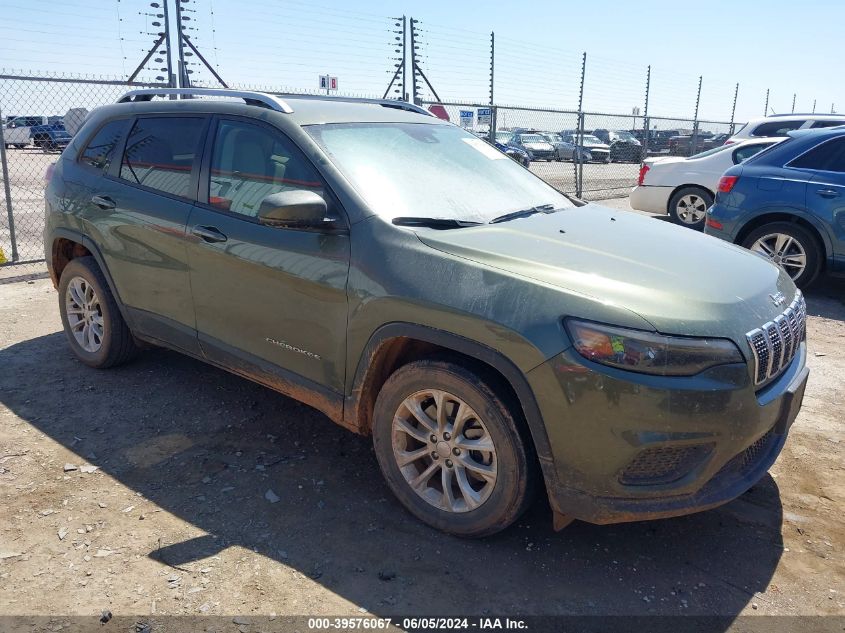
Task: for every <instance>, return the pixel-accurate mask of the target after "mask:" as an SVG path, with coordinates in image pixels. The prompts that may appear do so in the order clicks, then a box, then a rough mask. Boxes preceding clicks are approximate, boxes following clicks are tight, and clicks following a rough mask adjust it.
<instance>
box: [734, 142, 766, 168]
mask: <svg viewBox="0 0 845 633" xmlns="http://www.w3.org/2000/svg"><path fill="white" fill-rule="evenodd" d="M769 145H770V144H769V143H759V144H758V145H743V146H742V147H740V148H738V149H736V150H734V155H733V159H734V165H737V164H739V163H741V162H742V161H744V160H748V159H749V158H751V157H752V156H754V155H755V154H757V153H759V152H760V150H763V149H765V148H767V147H769ZM727 147H730V145H728V146H727Z"/></svg>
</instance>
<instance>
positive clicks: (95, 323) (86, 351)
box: [59, 257, 138, 368]
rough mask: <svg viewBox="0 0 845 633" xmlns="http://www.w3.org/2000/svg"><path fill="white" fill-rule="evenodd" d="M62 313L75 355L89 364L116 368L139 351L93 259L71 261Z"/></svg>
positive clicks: (61, 293) (65, 277)
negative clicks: (115, 366)
mask: <svg viewBox="0 0 845 633" xmlns="http://www.w3.org/2000/svg"><path fill="white" fill-rule="evenodd" d="M59 312H60V314H61V317H62V325H63V326H64V330H65V335H66V336H67V339H68V343H69V344H70V348H71V350H72V351H73V353H74V355H76V357H77V358H78V359H79V360H81V361H82V362H83V363H85V364H86V365H90V366H91V367H97V368H106V367H113V366H114V365H120V364H121V363H125V362H126V361H128V360H130V359H131V358H132V357H134V356H135V354H136V353H137V351H138V347H137V346H136V345H135V340H134V338H133V337H132V333H131V332H130V331H129V327H128V326H127V325H126V322H125V321H124V320H123V315H121V314H120V310H119V308H118V307H117V302H115V300H114V297H113V296H112V294H111V292H110V291H109V287H108V284H107V283H106V278H105V276H104V275H103V273H102V271H101V270H100V268H99V266H97V262H96V260H95V259H94V258H93V257H80V258H77V259H73V260H71V261H70V262H69V263H68V265H67V266H65V269H64V270H63V271H62V276H61V281H60V282H59Z"/></svg>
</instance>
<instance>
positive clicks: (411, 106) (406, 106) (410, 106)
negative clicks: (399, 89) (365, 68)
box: [278, 92, 434, 116]
mask: <svg viewBox="0 0 845 633" xmlns="http://www.w3.org/2000/svg"><path fill="white" fill-rule="evenodd" d="M278 96H279V97H284V98H287V99H309V100H313V101H342V102H344V103H371V104H373V105H380V106H384V107H385V108H396V109H398V110H407V111H409V112H416V113H417V114H425V115H427V116H434V115H433V114H432V113H431V112H429V111H428V110H426V109H425V108H422V107H420V106H418V105H417V104H415V103H411V102H409V101H401V100H400V99H368V98H365V97H335V96H332V95H319V94H296V93H292V92H289V93H280V94H278Z"/></svg>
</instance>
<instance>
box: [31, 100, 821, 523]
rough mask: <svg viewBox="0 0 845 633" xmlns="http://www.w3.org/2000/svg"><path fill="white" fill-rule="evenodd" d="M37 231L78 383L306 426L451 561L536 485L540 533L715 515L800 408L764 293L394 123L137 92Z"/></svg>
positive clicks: (61, 185)
mask: <svg viewBox="0 0 845 633" xmlns="http://www.w3.org/2000/svg"><path fill="white" fill-rule="evenodd" d="M188 93H190V94H188ZM174 94H175V95H176V96H180V97H191V98H184V99H175V100H174V99H155V98H154V97H163V96H164V97H166V96H173V95H174ZM46 218H47V220H46V228H45V231H44V246H45V255H46V258H47V263H48V266H49V270H50V274H51V275H52V278H53V282H54V284H55V285H56V287H57V288H58V292H59V308H60V311H61V317H62V322H63V324H64V329H65V332H66V334H67V339H68V342H69V344H70V347H71V349H72V351H73V353H74V354H75V355H76V356H77V357H78V358H79V359H80V360H81V361H82V362H84V363H86V364H87V365H90V366H92V367H101V368H102V367H110V366H114V365H117V364H119V363H123V362H125V361H127V360H129V359H131V358H132V357H133V356H134V355H135V354H136V353H137V352H138V350H139V348H140V347H142V346H143V345H148V344H153V345H159V346H164V347H168V348H171V349H174V350H178V351H180V352H183V353H185V354H189V355H191V356H193V357H196V358H199V359H202V360H204V361H206V362H208V363H211V364H212V365H216V366H218V367H222V368H224V369H227V370H229V371H231V372H233V373H235V374H238V375H240V376H244V377H246V378H250V379H252V380H255V381H257V382H260V383H262V384H264V385H266V386H268V387H270V388H272V389H275V390H278V391H280V392H282V393H284V394H287V395H289V396H291V397H293V398H296V399H297V400H300V401H302V402H305V403H307V404H309V405H311V406H312V407H314V408H316V409H318V410H320V411H322V412H323V413H324V414H325V415H326V416H328V417H329V418H330V419H331V420H333V421H334V422H336V423H338V424H340V425H342V426H344V427H346V428H348V429H350V430H352V431H354V432H356V433H361V434H368V435H372V438H373V445H374V447H375V453H376V456H377V459H378V463H379V466H380V467H381V470H382V472H383V474H384V477H385V479H386V480H387V483H388V485H389V486H390V488H391V490H392V491H393V492H394V494H395V495H396V497H397V498H398V499H399V501H400V502H401V503H402V504H403V505H404V506H405V507H406V508H407V509H408V510H409V511H410V512H411V513H413V514H414V515H416V516H417V517H418V518H419V519H421V520H423V521H425V522H426V523H428V524H429V525H432V526H434V527H436V528H439V529H441V530H444V531H447V532H450V533H453V534H458V535H464V536H482V535H487V534H491V533H493V532H496V531H498V530H501V529H503V528H505V527H506V526H508V525H509V524H511V523H512V522H513V521H514V520H516V519H517V517H519V516H520V513H522V512H523V510H524V509H525V508H526V507H527V505H528V504H529V502H530V501H531V498H532V494H533V493H534V491H535V490H536V488H537V487H538V486H541V485H542V486H544V488H545V490H546V493H547V494H548V497H549V500H550V503H551V507H552V509H553V512H554V523H555V526H556V527H558V528H559V527H562V526H563V525H565V524H566V523H568V522H569V521H571V520H573V519H581V520H584V521H589V522H593V523H612V522H618V521H633V520H639V519H649V518H657V517H667V516H675V515H680V514H686V513H690V512H694V511H697V510H703V509H706V508H710V507H713V506H717V505H719V504H721V503H724V502H726V501H728V500H730V499H732V498H734V497H736V496H738V495H739V494H741V493H742V492H744V491H745V490H747V489H748V488H749V487H750V486H752V485H753V484H754V483H755V482H756V481H757V480H759V479H760V478H761V477H762V476H763V475H764V474H765V472H766V470H767V469H768V467H769V466H770V465H771V464H772V462H773V461H774V460H775V458H776V457H777V455H778V453H779V452H780V450H781V448H782V446H783V444H784V441H785V439H786V435H787V431H788V429H789V427H790V425H791V423H792V421H793V420H794V419H795V416H796V415H797V413H798V409H799V407H800V405H801V399H802V396H803V392H804V386H805V384H806V380H807V375H808V370H807V368H806V367H805V358H806V344H805V319H806V308H805V304H804V299H803V298H802V296H801V294H800V292H799V291H798V290H796V288H795V286H794V284H793V283H792V281H791V280H790V278H789V276H788V275H787V274H785V273H783V272H782V271H781V270H780V269H779V268H778V267H776V266H774V265H773V264H771V263H770V262H768V261H766V260H765V259H763V258H761V257H758V256H756V255H753V254H751V253H749V252H747V251H744V250H742V249H740V248H739V247H736V246H733V245H731V244H727V243H725V242H722V241H721V240H716V239H713V238H711V237H708V236H704V235H700V234H697V233H694V232H692V231H686V230H684V229H682V228H678V227H675V226H671V225H667V224H665V223H663V222H655V221H654V220H651V219H649V218H645V217H642V216H638V215H634V214H631V213H625V212H621V211H612V210H610V209H606V208H603V207H600V206H596V205H592V204H585V203H583V202H581V201H579V200H575V199H572V198H569V197H567V196H565V195H563V194H561V193H560V192H558V191H557V190H555V189H553V188H552V187H550V186H549V185H547V184H546V183H545V182H543V181H542V180H540V179H539V178H537V177H535V176H534V175H533V174H532V173H531V172H530V171H528V170H527V169H524V168H523V167H521V166H519V165H517V164H516V163H515V162H513V161H512V160H509V159H508V158H507V157H506V156H505V154H502V153H501V152H499V151H498V150H496V149H495V148H494V147H491V146H490V145H489V144H487V143H485V142H484V141H483V140H482V139H479V138H477V137H475V136H473V135H472V134H469V133H468V132H465V131H463V130H461V129H460V128H459V127H457V126H455V125H452V124H450V123H447V122H445V121H441V120H440V119H437V118H435V117H433V116H431V115H430V114H429V113H427V112H426V111H425V110H422V109H421V108H418V107H416V106H414V105H411V104H407V103H404V102H399V101H389V100H362V99H358V100H355V99H339V98H331V97H304V96H273V95H268V94H263V93H254V92H238V91H223V90H192V89H181V90H179V89H168V90H138V91H132V92H129V93H128V94H127V95H125V96H124V97H123V98H121V99H120V101H119V102H118V103H116V104H113V105H109V106H106V107H102V108H99V109H98V110H96V111H94V112H93V113H92V114H91V115H90V116H89V118H88V120H87V121H86V123H85V124H84V126H83V127H82V129H81V130H80V131H79V133H78V134H76V136H75V137H74V139H73V142H72V143H71V144H70V146H69V147H68V148H67V149H66V150H65V151H64V153H63V154H62V156H61V159H60V160H59V161H58V163H57V164H56V165H55V168H54V169H53V171H52V175H51V177H50V179H49V184H48V186H47V189H46ZM127 388H130V386H129V385H127ZM174 388H176V389H178V386H175V387H174Z"/></svg>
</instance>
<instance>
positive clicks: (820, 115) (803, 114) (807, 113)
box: [766, 112, 845, 119]
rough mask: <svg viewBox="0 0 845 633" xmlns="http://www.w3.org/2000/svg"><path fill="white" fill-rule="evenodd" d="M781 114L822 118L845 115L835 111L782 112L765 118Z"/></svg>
mask: <svg viewBox="0 0 845 633" xmlns="http://www.w3.org/2000/svg"><path fill="white" fill-rule="evenodd" d="M783 116H814V117H819V118H824V117H833V118H841V117H845V114H838V113H836V112H834V113H832V114H830V113H828V114H825V113H824V112H784V113H782V114H770V115H769V116H768V117H766V118H769V119H771V118H774V117H783Z"/></svg>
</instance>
